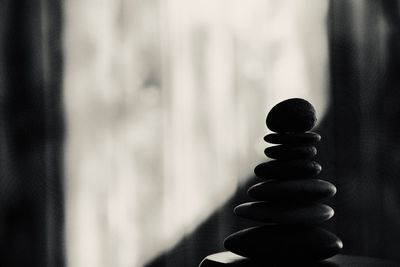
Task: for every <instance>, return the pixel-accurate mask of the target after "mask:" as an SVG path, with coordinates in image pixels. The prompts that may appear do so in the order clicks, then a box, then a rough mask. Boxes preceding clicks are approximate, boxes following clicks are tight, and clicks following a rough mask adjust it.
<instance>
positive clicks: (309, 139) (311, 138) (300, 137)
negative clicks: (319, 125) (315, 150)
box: [264, 132, 321, 145]
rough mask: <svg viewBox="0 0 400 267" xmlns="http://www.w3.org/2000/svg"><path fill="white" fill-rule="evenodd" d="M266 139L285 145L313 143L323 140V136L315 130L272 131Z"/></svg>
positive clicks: (272, 142) (269, 141)
mask: <svg viewBox="0 0 400 267" xmlns="http://www.w3.org/2000/svg"><path fill="white" fill-rule="evenodd" d="M264 140H265V141H266V142H268V143H271V144H284V145H301V144H304V145H312V144H316V143H318V142H319V141H321V136H320V135H319V134H317V133H314V132H307V133H272V134H267V135H266V136H265V137H264Z"/></svg>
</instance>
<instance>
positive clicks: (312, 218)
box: [234, 201, 334, 225]
mask: <svg viewBox="0 0 400 267" xmlns="http://www.w3.org/2000/svg"><path fill="white" fill-rule="evenodd" d="M234 212H235V213H236V214H237V215H238V216H240V217H243V218H247V219H252V220H256V221H260V222H265V223H281V224H303V225H316V224H319V223H322V222H324V221H327V220H329V219H330V218H332V216H333V214H334V211H333V209H332V208H331V207H329V206H327V205H324V204H319V203H291V204H286V203H274V202H264V201H259V202H249V203H244V204H241V205H239V206H237V207H236V208H235V210H234Z"/></svg>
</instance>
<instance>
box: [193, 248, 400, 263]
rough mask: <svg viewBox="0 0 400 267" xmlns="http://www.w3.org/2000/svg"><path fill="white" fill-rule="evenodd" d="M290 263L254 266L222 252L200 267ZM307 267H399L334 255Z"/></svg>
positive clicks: (210, 257) (375, 260)
mask: <svg viewBox="0 0 400 267" xmlns="http://www.w3.org/2000/svg"><path fill="white" fill-rule="evenodd" d="M293 264H295V262H294V263H292V264H290V265H281V264H268V265H266V264H255V263H253V262H250V261H249V260H248V259H246V258H243V257H241V256H238V255H236V254H233V253H231V252H229V251H224V252H220V253H216V254H212V255H210V256H208V257H207V258H205V259H204V260H203V262H202V263H201V265H200V266H201V267H222V266H225V267H274V266H276V267H280V266H282V267H283V266H296V265H293ZM307 266H309V267H396V266H397V267H399V266H400V264H399V263H395V262H391V261H386V260H382V259H376V258H369V257H360V256H350V255H336V256H334V257H332V258H329V259H327V260H324V261H322V262H318V263H312V264H307Z"/></svg>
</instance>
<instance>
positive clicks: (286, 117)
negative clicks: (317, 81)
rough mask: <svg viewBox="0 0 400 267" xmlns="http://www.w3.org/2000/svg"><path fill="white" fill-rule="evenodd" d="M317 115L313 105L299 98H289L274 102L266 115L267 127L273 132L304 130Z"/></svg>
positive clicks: (312, 123)
mask: <svg viewBox="0 0 400 267" xmlns="http://www.w3.org/2000/svg"><path fill="white" fill-rule="evenodd" d="M316 122H317V117H316V116H315V109H314V107H313V106H312V105H311V104H310V103H309V102H308V101H307V100H304V99H301V98H291V99H287V100H285V101H282V102H280V103H278V104H276V105H275V106H274V107H273V108H272V109H271V111H270V112H269V113H268V115H267V120H266V123H267V127H268V128H269V129H270V130H271V131H273V132H282V133H283V132H306V131H309V130H311V129H312V128H313V127H314V126H315V123H316Z"/></svg>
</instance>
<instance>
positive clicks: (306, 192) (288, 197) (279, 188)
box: [247, 179, 336, 202]
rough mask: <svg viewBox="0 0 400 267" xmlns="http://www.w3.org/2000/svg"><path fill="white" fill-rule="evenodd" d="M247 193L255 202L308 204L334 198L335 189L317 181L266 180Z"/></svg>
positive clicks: (327, 183)
mask: <svg viewBox="0 0 400 267" xmlns="http://www.w3.org/2000/svg"><path fill="white" fill-rule="evenodd" d="M247 193H248V195H249V196H250V197H252V198H254V199H256V200H267V201H277V202H282V201H285V202H290V201H303V202H308V201H317V200H320V199H323V198H329V197H332V196H334V195H335V193H336V187H335V186H334V185H333V184H331V183H329V182H327V181H323V180H319V179H301V180H268V181H266V182H262V183H258V184H256V185H253V186H252V187H250V188H249V190H248V191H247Z"/></svg>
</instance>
